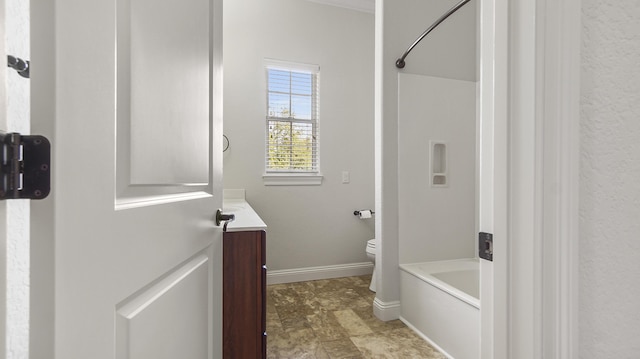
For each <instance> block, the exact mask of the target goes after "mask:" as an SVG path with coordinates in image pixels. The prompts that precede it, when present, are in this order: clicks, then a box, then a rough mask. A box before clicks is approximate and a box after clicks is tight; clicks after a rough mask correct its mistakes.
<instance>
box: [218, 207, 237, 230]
mask: <svg viewBox="0 0 640 359" xmlns="http://www.w3.org/2000/svg"><path fill="white" fill-rule="evenodd" d="M235 219H236V215H235V214H224V213H222V210H221V209H218V210H217V211H216V226H219V225H220V223H221V222H232V221H233V220H235Z"/></svg>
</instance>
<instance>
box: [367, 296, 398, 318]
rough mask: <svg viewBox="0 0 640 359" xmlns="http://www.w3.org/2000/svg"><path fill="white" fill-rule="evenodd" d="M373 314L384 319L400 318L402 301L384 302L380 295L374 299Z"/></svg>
mask: <svg viewBox="0 0 640 359" xmlns="http://www.w3.org/2000/svg"><path fill="white" fill-rule="evenodd" d="M373 314H374V315H375V316H376V317H378V319H380V320H382V321H385V322H387V321H389V320H395V319H398V318H400V301H398V300H396V301H393V302H383V301H381V300H380V299H378V297H376V299H374V300H373Z"/></svg>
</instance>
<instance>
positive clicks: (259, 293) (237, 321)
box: [223, 231, 266, 359]
mask: <svg viewBox="0 0 640 359" xmlns="http://www.w3.org/2000/svg"><path fill="white" fill-rule="evenodd" d="M265 239H266V235H265V232H264V231H251V232H227V233H225V234H224V239H223V241H224V249H223V268H224V270H223V281H224V285H223V290H224V292H223V298H224V299H223V308H224V314H223V328H224V329H223V337H224V345H223V352H224V357H225V358H243V359H244V358H264V357H265V355H266V338H265V336H264V333H265V326H266V301H265V298H266V268H265V266H264V264H265Z"/></svg>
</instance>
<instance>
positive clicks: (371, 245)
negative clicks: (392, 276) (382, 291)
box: [366, 238, 376, 292]
mask: <svg viewBox="0 0 640 359" xmlns="http://www.w3.org/2000/svg"><path fill="white" fill-rule="evenodd" d="M366 252H367V257H368V258H369V260H370V261H372V262H373V275H372V276H371V284H370V285H369V290H370V291H372V292H375V291H376V240H375V238H374V239H370V240H368V241H367V248H366Z"/></svg>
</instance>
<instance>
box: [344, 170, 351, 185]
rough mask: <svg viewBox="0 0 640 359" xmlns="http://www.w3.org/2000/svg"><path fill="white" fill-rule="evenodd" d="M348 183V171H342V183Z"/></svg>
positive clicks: (349, 176)
mask: <svg viewBox="0 0 640 359" xmlns="http://www.w3.org/2000/svg"><path fill="white" fill-rule="evenodd" d="M349 182H351V175H350V174H349V171H342V183H349Z"/></svg>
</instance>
